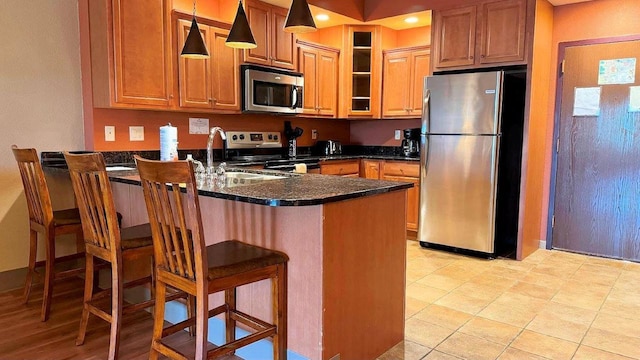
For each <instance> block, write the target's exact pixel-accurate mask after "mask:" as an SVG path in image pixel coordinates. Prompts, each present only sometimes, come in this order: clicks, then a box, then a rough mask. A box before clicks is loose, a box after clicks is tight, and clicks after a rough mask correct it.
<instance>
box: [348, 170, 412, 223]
mask: <svg viewBox="0 0 640 360" xmlns="http://www.w3.org/2000/svg"><path fill="white" fill-rule="evenodd" d="M360 176H361V177H364V178H367V179H379V180H387V181H402V182H409V183H413V187H412V188H411V189H409V190H407V230H408V231H412V232H416V231H418V214H419V209H420V164H419V163H418V162H413V161H384V160H370V159H363V160H362V166H361V172H360Z"/></svg>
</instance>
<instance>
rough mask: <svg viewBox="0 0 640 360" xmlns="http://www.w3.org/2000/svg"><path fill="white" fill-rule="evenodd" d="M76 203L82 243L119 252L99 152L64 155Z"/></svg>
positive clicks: (114, 215)
mask: <svg viewBox="0 0 640 360" xmlns="http://www.w3.org/2000/svg"><path fill="white" fill-rule="evenodd" d="M64 158H65V160H66V161H67V166H68V167H69V174H70V176H71V184H72V185H73V192H74V193H75V195H76V201H77V202H78V210H79V211H80V219H81V220H82V230H83V232H84V239H85V242H86V243H89V244H92V245H94V246H97V247H99V248H102V249H105V250H110V251H112V255H111V256H113V254H115V252H116V251H117V250H118V249H120V227H119V226H118V215H117V213H116V209H115V204H114V202H113V193H112V192H111V183H110V182H109V176H108V175H107V170H106V167H105V163H104V158H103V157H102V154H101V153H90V154H70V153H68V152H64ZM113 260H115V259H113Z"/></svg>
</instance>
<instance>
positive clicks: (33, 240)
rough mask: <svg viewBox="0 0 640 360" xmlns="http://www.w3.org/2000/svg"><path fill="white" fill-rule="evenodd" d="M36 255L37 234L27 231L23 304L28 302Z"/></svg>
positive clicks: (33, 231)
mask: <svg viewBox="0 0 640 360" xmlns="http://www.w3.org/2000/svg"><path fill="white" fill-rule="evenodd" d="M37 253H38V232H37V231H35V230H29V269H28V270H27V278H26V279H25V281H24V293H23V295H22V297H23V299H24V303H25V304H26V303H27V302H29V294H31V283H32V282H33V274H34V273H35V271H36V255H37Z"/></svg>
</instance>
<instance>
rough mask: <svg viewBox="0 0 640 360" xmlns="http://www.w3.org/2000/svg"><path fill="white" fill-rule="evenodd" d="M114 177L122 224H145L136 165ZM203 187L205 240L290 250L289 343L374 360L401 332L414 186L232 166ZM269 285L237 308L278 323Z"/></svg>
mask: <svg viewBox="0 0 640 360" xmlns="http://www.w3.org/2000/svg"><path fill="white" fill-rule="evenodd" d="M110 178H111V180H112V184H113V192H114V199H115V202H116V208H117V209H118V211H120V212H121V213H122V215H123V218H124V223H123V226H131V225H136V224H140V223H144V222H146V221H147V215H146V208H145V203H144V199H143V193H142V189H141V187H140V182H139V179H138V176H137V173H136V172H135V171H114V172H111V176H110ZM199 185H200V186H199V195H200V198H199V201H200V207H201V212H202V217H203V225H204V231H205V239H206V243H207V244H213V243H217V242H220V241H223V240H227V239H237V240H241V241H244V242H247V243H250V244H255V245H259V246H263V247H267V248H271V249H275V250H280V251H283V252H285V253H287V254H288V256H289V257H290V261H289V276H288V324H287V326H288V334H289V335H288V348H289V350H290V351H292V352H294V353H295V354H298V355H301V356H303V357H304V358H308V359H340V358H342V359H375V358H377V357H379V356H380V355H382V354H383V353H384V352H385V351H387V350H388V349H390V348H391V347H393V346H394V345H396V344H397V343H399V342H401V341H402V340H403V338H404V298H405V296H404V295H405V265H406V264H405V263H406V240H405V239H406V238H405V233H406V220H405V219H406V210H405V209H406V196H407V195H406V193H407V191H406V189H408V188H410V187H411V186H412V185H411V184H409V183H401V182H391V181H377V180H369V179H351V178H342V177H338V176H324V175H311V174H291V173H282V172H268V171H253V172H252V171H248V170H237V171H236V170H232V169H229V170H228V171H227V175H226V180H225V181H224V182H218V183H215V182H207V181H201V182H199ZM270 291H271V287H270V283H269V282H268V281H262V282H259V283H257V284H255V285H247V286H243V287H241V288H239V289H238V308H240V309H243V310H246V311H248V312H250V313H252V314H256V315H257V316H258V317H259V318H263V319H264V320H266V321H270V320H271V313H272V311H271V305H270V303H269V302H265V301H264V299H268V298H269V294H270ZM216 296H219V297H216ZM254 299H259V300H255V301H254ZM211 301H212V302H214V303H217V302H220V301H222V296H221V295H220V294H215V295H214V296H213V297H212V299H211Z"/></svg>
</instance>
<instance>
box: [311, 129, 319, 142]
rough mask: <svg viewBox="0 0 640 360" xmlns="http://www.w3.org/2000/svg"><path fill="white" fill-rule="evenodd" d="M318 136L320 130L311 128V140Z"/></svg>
mask: <svg viewBox="0 0 640 360" xmlns="http://www.w3.org/2000/svg"><path fill="white" fill-rule="evenodd" d="M317 138H318V130H316V129H313V130H311V140H315V139H317Z"/></svg>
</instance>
